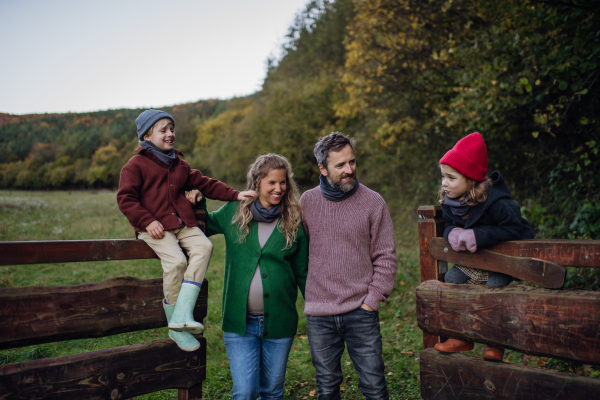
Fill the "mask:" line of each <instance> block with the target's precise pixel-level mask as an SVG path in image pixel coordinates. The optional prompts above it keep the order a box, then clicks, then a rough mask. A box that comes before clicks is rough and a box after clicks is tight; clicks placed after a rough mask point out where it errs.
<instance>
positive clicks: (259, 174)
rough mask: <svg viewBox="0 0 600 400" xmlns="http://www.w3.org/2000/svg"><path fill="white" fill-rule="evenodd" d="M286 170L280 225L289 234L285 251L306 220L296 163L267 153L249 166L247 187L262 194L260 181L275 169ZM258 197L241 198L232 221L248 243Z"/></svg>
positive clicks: (282, 230) (242, 240)
mask: <svg viewBox="0 0 600 400" xmlns="http://www.w3.org/2000/svg"><path fill="white" fill-rule="evenodd" d="M278 169H282V170H285V181H286V183H287V190H286V191H285V193H284V195H283V198H282V199H281V220H280V222H279V223H278V224H277V227H278V229H279V231H280V232H281V233H283V235H284V237H285V244H286V245H285V247H284V250H286V249H289V248H291V247H292V244H293V243H294V241H295V240H296V235H297V234H298V229H299V227H300V223H301V222H302V212H301V210H300V206H299V205H298V199H299V197H300V193H299V190H298V186H297V185H296V182H295V181H294V174H293V173H292V166H291V165H290V162H289V161H288V160H287V158H285V157H283V156H280V155H278V154H272V153H269V154H263V155H261V156H258V157H257V158H256V160H255V161H254V162H253V163H252V164H251V165H250V167H248V173H247V174H246V190H254V191H256V192H257V193H258V191H259V185H260V181H261V180H262V179H263V178H264V177H265V176H267V174H268V173H269V172H271V171H272V170H278ZM254 201H258V200H257V199H256V198H246V199H244V200H242V201H240V203H239V205H238V209H237V211H236V213H235V215H234V216H233V220H232V222H233V223H234V224H235V225H237V227H238V231H239V240H240V242H244V241H245V240H246V237H248V234H249V233H250V224H251V222H252V218H253V217H252V211H251V210H250V206H251V205H252V203H253V202H254Z"/></svg>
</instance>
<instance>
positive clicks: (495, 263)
mask: <svg viewBox="0 0 600 400" xmlns="http://www.w3.org/2000/svg"><path fill="white" fill-rule="evenodd" d="M429 252H430V253H431V255H432V256H433V257H435V258H436V259H438V260H444V261H447V262H451V263H453V264H459V265H463V266H465V267H473V268H481V269H485V270H487V271H494V272H502V273H504V274H508V275H510V276H513V277H515V278H518V279H521V280H524V281H526V282H530V283H533V284H536V285H540V286H543V287H546V288H550V289H560V288H562V287H563V285H564V283H565V274H566V271H565V269H564V268H563V267H562V266H560V265H558V264H555V263H553V262H550V261H544V260H539V259H535V258H529V257H515V256H507V255H505V254H501V253H495V252H493V251H491V250H488V249H478V250H477V251H476V252H475V253H471V252H470V251H454V250H453V249H452V247H451V246H450V243H448V242H447V241H446V240H445V239H444V238H434V239H431V241H430V243H429Z"/></svg>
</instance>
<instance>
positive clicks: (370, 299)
mask: <svg viewBox="0 0 600 400" xmlns="http://www.w3.org/2000/svg"><path fill="white" fill-rule="evenodd" d="M363 303H365V304H366V305H368V306H369V307H371V308H372V309H373V310H375V311H377V309H378V308H379V304H381V300H380V296H379V295H377V294H375V293H373V292H369V294H367V297H366V298H365V300H364V301H363Z"/></svg>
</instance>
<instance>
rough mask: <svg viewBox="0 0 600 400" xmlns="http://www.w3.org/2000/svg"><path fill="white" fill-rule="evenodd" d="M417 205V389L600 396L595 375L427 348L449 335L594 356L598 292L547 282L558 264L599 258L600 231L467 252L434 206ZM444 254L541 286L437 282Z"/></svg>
mask: <svg viewBox="0 0 600 400" xmlns="http://www.w3.org/2000/svg"><path fill="white" fill-rule="evenodd" d="M418 215H419V256H420V265H421V282H422V283H421V284H420V285H419V286H418V287H417V289H416V296H417V322H418V324H419V327H420V328H421V330H422V331H423V349H424V350H423V352H421V376H420V380H421V396H422V397H423V398H424V399H440V400H442V399H507V400H508V399H530V400H533V399H556V400H557V399H564V400H568V399H579V400H584V399H600V379H596V378H589V377H581V376H577V375H574V374H568V373H561V372H557V371H552V370H546V369H543V368H534V367H531V366H524V365H516V364H511V363H507V362H494V361H487V360H484V359H483V358H476V357H471V356H467V355H464V354H460V353H454V354H446V353H440V352H438V351H437V350H435V349H433V346H434V345H435V344H436V343H438V342H439V341H444V340H445V338H447V337H452V338H456V339H462V340H468V341H473V342H477V343H485V344H488V345H491V346H494V347H500V348H505V349H512V350H516V351H519V352H521V353H525V354H529V355H535V356H541V357H552V358H556V359H562V360H569V361H579V362H582V363H585V364H592V365H600V292H593V291H585V290H555V289H558V288H561V287H562V283H563V280H564V270H562V272H561V269H562V266H576V267H589V268H598V267H600V241H598V240H595V241H593V240H523V241H515V242H505V243H501V244H499V245H496V246H493V247H490V248H488V249H485V250H483V249H482V250H478V251H477V252H476V253H472V254H471V253H469V252H454V251H453V250H452V249H451V247H450V245H449V244H448V243H447V242H446V241H445V240H444V239H443V238H441V236H442V233H443V223H442V220H441V215H442V212H441V208H440V207H439V206H422V207H419V210H418ZM448 262H452V263H459V264H460V265H465V266H471V267H480V268H481V267H483V266H484V265H485V266H486V267H485V268H484V269H489V270H495V271H500V272H502V271H504V272H508V273H509V274H510V272H509V271H511V272H514V273H515V274H511V275H513V276H515V275H516V274H519V275H520V277H521V278H522V279H523V280H526V281H528V282H532V283H536V284H537V285H540V286H544V287H542V288H540V287H533V286H529V285H524V284H522V283H521V284H514V283H513V284H511V285H509V286H505V287H498V288H491V287H486V286H484V285H455V284H451V283H444V282H443V276H444V274H445V273H446V271H447V269H448ZM561 274H562V276H561ZM548 288H554V289H548Z"/></svg>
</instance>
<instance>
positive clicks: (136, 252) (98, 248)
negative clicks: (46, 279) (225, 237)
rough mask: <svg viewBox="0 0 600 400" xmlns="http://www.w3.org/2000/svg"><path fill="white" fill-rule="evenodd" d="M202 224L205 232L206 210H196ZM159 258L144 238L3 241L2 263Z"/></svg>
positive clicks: (0, 262)
mask: <svg viewBox="0 0 600 400" xmlns="http://www.w3.org/2000/svg"><path fill="white" fill-rule="evenodd" d="M194 214H195V216H196V220H197V221H198V227H199V228H200V229H201V230H202V231H205V230H206V227H205V224H204V221H205V220H206V212H205V211H204V210H196V209H194ZM149 258H157V256H156V254H154V251H152V249H151V248H150V247H149V246H148V245H147V244H146V243H144V242H143V241H142V240H136V239H95V240H47V241H28V242H0V265H24V264H49V263H65V262H84V261H109V260H138V259H149Z"/></svg>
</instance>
